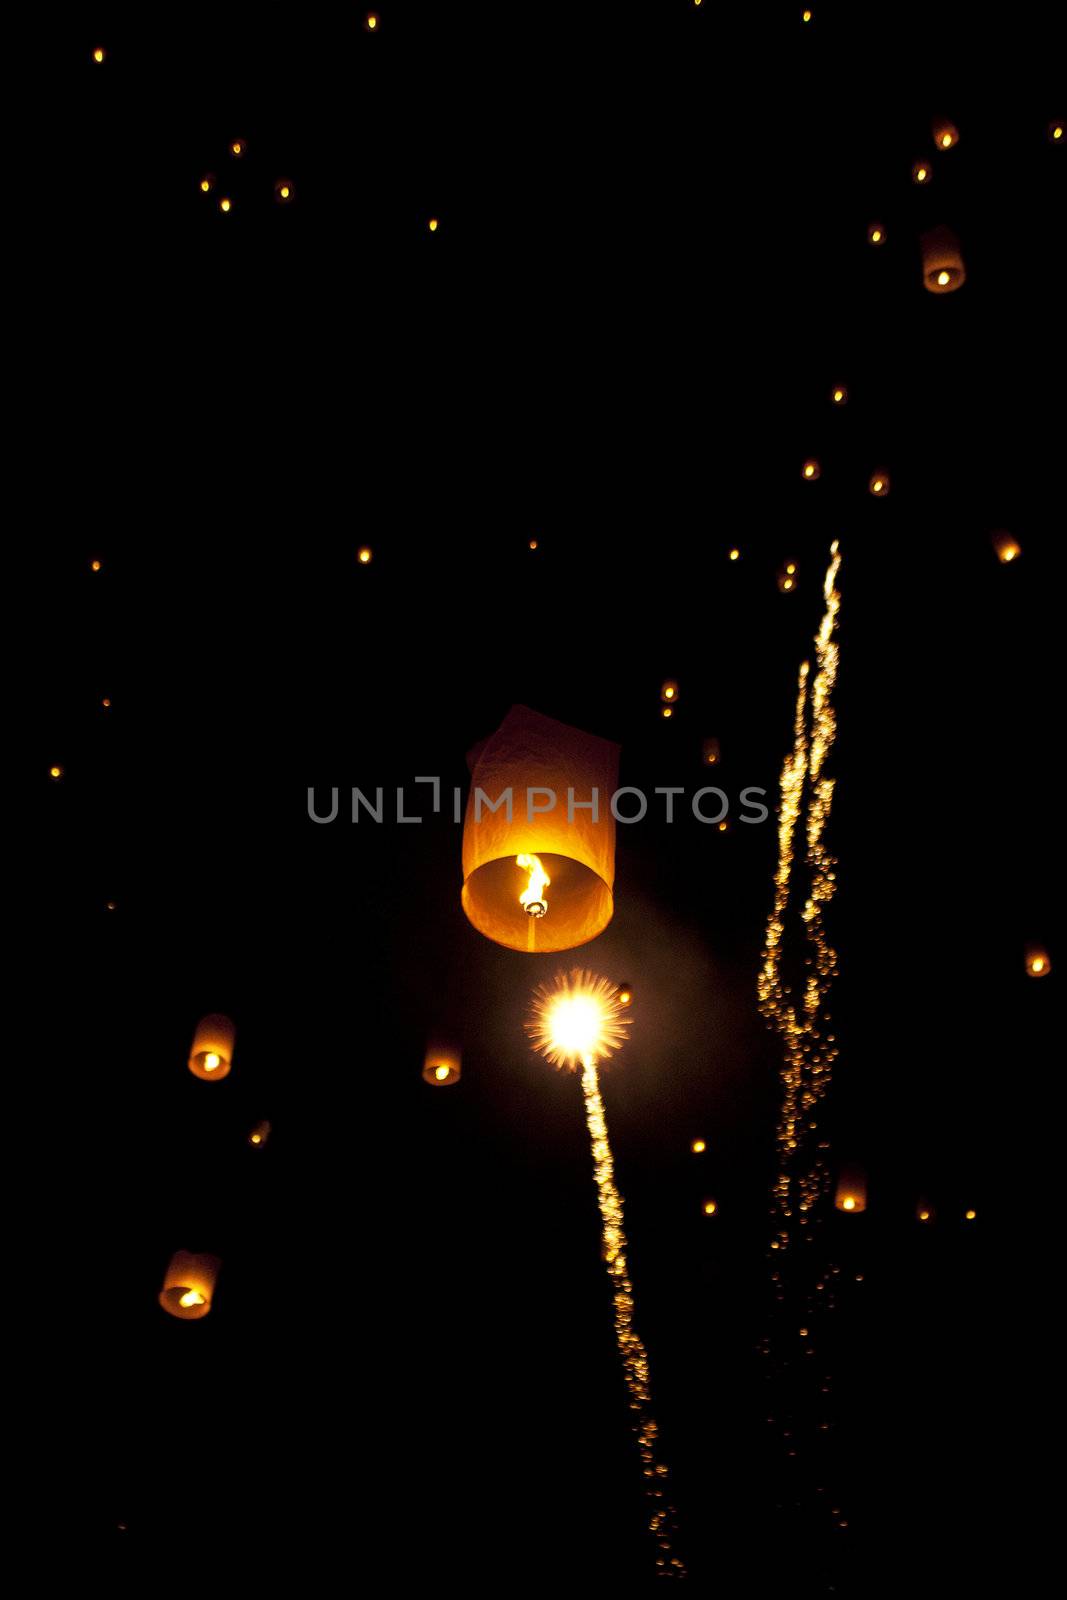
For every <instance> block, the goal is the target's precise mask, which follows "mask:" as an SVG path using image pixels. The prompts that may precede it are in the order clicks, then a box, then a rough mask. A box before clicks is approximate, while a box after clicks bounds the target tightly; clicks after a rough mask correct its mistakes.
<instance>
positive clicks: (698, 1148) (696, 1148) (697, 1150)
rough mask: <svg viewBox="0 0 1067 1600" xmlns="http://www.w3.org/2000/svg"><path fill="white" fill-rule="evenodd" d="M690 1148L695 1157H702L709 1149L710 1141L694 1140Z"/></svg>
mask: <svg viewBox="0 0 1067 1600" xmlns="http://www.w3.org/2000/svg"><path fill="white" fill-rule="evenodd" d="M689 1148H690V1150H691V1151H692V1152H693V1154H694V1155H695V1156H702V1155H703V1154H704V1152H705V1150H706V1149H707V1148H708V1141H707V1140H706V1139H694V1140H693V1142H692V1144H691V1145H690V1146H689Z"/></svg>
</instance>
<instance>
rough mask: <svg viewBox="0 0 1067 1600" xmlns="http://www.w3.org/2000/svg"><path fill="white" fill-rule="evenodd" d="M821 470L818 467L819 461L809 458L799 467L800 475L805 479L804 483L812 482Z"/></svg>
mask: <svg viewBox="0 0 1067 1600" xmlns="http://www.w3.org/2000/svg"><path fill="white" fill-rule="evenodd" d="M821 472H822V468H821V467H820V465H819V463H818V462H817V461H815V460H812V459H811V458H809V459H808V460H807V461H805V462H804V464H803V465H802V467H801V469H800V476H801V477H802V478H803V479H804V480H805V482H806V483H814V482H815V480H816V478H817V477H818V476H819V475H820V473H821Z"/></svg>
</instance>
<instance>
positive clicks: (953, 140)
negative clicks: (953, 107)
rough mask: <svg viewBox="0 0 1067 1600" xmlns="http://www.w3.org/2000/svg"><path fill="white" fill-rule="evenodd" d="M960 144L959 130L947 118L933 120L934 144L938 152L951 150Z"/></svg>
mask: <svg viewBox="0 0 1067 1600" xmlns="http://www.w3.org/2000/svg"><path fill="white" fill-rule="evenodd" d="M959 142H960V130H959V129H958V128H957V127H956V124H955V123H954V122H949V120H948V118H947V117H936V118H935V119H934V143H935V144H936V145H937V148H938V149H939V150H951V149H952V148H953V147H954V146H955V145H957V144H959Z"/></svg>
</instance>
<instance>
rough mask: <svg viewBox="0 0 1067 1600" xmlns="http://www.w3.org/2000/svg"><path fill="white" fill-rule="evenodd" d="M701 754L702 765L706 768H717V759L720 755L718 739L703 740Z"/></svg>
mask: <svg viewBox="0 0 1067 1600" xmlns="http://www.w3.org/2000/svg"><path fill="white" fill-rule="evenodd" d="M702 754H703V756H704V765H705V766H706V767H715V766H718V764H719V757H720V756H721V755H722V750H721V748H720V745H719V741H718V739H705V740H704V744H703V749H702Z"/></svg>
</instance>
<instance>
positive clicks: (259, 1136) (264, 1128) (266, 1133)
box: [248, 1121, 270, 1150]
mask: <svg viewBox="0 0 1067 1600" xmlns="http://www.w3.org/2000/svg"><path fill="white" fill-rule="evenodd" d="M269 1138H270V1123H269V1122H267V1121H263V1122H257V1123H256V1125H255V1127H254V1128H253V1129H252V1132H251V1133H250V1134H249V1135H248V1142H249V1144H252V1145H255V1147H256V1149H257V1150H262V1148H263V1146H264V1145H265V1144H266V1142H267V1140H268V1139H269Z"/></svg>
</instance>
